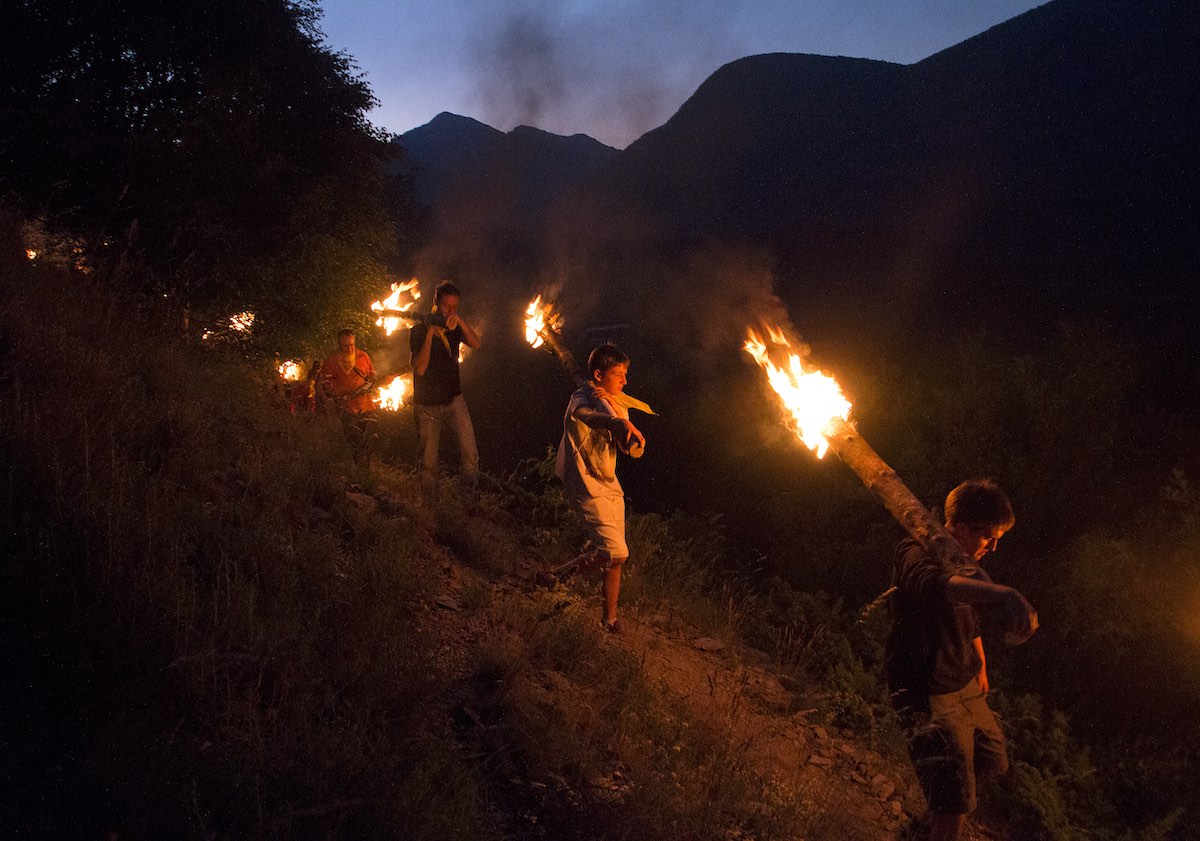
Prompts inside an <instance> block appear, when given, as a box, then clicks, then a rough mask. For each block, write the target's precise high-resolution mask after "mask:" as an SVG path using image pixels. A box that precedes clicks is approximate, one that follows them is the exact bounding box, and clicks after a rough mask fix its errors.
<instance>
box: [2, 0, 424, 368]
mask: <svg viewBox="0 0 1200 841" xmlns="http://www.w3.org/2000/svg"><path fill="white" fill-rule="evenodd" d="M10 5H11V4H10ZM318 17H319V8H318V7H317V5H316V4H315V3H313V2H311V0H301V2H288V0H253V2H245V3H242V2H218V3H215V4H214V3H209V2H185V3H172V4H166V5H164V4H162V3H153V2H142V0H134V2H125V3H118V4H95V3H82V2H77V1H76V0H17V2H16V3H15V6H13V7H12V8H9V9H7V10H6V22H5V23H6V25H5V27H4V28H3V34H2V35H0V78H2V79H4V80H5V82H4V85H5V90H4V98H5V103H6V106H5V107H6V110H5V119H4V120H3V121H0V126H2V128H0V191H3V192H11V193H12V194H13V195H14V196H15V197H16V199H17V200H18V201H19V203H20V205H21V207H22V209H23V212H24V213H25V214H26V215H27V216H30V217H36V218H38V219H40V220H41V221H42V224H43V226H44V227H45V228H46V229H48V230H51V231H54V232H57V235H58V236H60V237H65V238H68V239H75V240H78V241H81V242H82V243H83V244H84V248H85V254H84V257H85V258H86V262H87V264H88V265H90V266H91V267H93V268H95V269H96V270H97V271H98V272H99V274H100V275H101V276H103V277H104V278H106V279H108V280H110V281H111V282H113V283H115V284H116V285H117V286H118V287H119V288H120V289H122V290H126V291H135V292H140V293H143V294H146V295H148V296H151V297H153V298H155V299H161V300H165V301H167V302H170V303H171V305H172V306H173V307H174V309H175V311H176V313H177V314H178V313H186V314H188V315H189V316H190V318H191V320H192V322H193V323H195V324H197V325H198V326H199V327H205V326H211V325H212V324H214V323H219V322H221V321H223V320H224V319H225V318H227V317H228V316H230V315H232V314H235V313H238V312H242V311H253V312H254V313H255V314H256V316H257V318H256V325H257V331H256V332H257V334H258V336H259V337H260V340H261V341H262V343H263V345H264V346H265V347H268V348H272V347H276V348H277V347H280V346H281V344H287V343H288V342H296V341H298V340H303V338H305V337H311V336H313V335H314V334H317V333H319V332H321V331H328V330H329V329H331V327H333V326H334V325H339V324H340V323H341V322H342V321H343V320H344V319H345V317H346V312H347V311H348V310H350V309H353V308H361V306H362V305H363V303H364V302H365V301H369V300H370V298H369V297H368V296H370V295H373V294H378V291H379V290H380V289H384V288H386V281H385V276H386V271H385V269H386V261H388V260H389V259H391V258H392V257H393V256H394V255H395V248H396V232H395V228H394V226H393V223H392V213H393V211H394V210H396V209H397V208H396V200H395V199H393V198H391V196H393V195H404V194H405V191H404V190H403V189H402V185H400V184H398V183H396V182H394V181H393V176H392V175H391V174H390V173H391V172H392V170H391V169H390V168H389V166H388V164H389V161H390V158H391V153H390V152H389V144H388V143H387V142H386V138H384V137H382V136H380V135H379V134H378V132H376V131H375V130H374V129H373V128H372V127H371V126H370V124H369V123H368V122H367V120H366V117H365V114H366V111H367V110H368V109H369V108H370V107H371V106H372V105H373V103H374V100H373V98H372V96H371V93H370V90H369V89H368V88H367V86H366V84H365V82H364V81H363V80H362V78H361V77H356V76H355V75H354V68H353V65H352V64H351V62H350V60H349V59H348V58H347V57H346V56H345V55H341V54H336V53H333V52H331V51H330V50H329V49H328V48H327V47H325V45H324V44H323V43H322V41H321V34H320V31H319V29H318V28H317V21H318Z"/></svg>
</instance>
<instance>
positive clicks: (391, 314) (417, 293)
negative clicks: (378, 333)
mask: <svg viewBox="0 0 1200 841" xmlns="http://www.w3.org/2000/svg"><path fill="white" fill-rule="evenodd" d="M419 285H420V282H419V281H418V280H417V279H416V278H415V277H414V278H413V279H412V280H410V281H409V282H408V283H400V282H398V281H397V282H396V283H393V284H392V292H391V294H390V295H388V296H387V297H386V298H384V299H383V300H381V301H375V302H374V303H372V304H371V311H372V312H375V313H378V315H379V318H378V319H376V321H375V326H376V327H382V328H383V332H384V333H385V334H386V335H388V336H390V335H392V334H393V333H395V332H396V331H397V330H399V329H400V328H401V327H403V326H404V320H405V319H406V318H408V319H409V320H411V316H410V314H409V313H410V310H412V308H413V307H414V306H416V303H417V301H418V300H419V299H420V297H421V290H420V289H419V288H418V287H419ZM406 295H407V296H408V297H407V299H406V298H405V296H406ZM411 315H415V313H412V314H411Z"/></svg>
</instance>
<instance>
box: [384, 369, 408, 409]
mask: <svg viewBox="0 0 1200 841" xmlns="http://www.w3.org/2000/svg"><path fill="white" fill-rule="evenodd" d="M411 394H412V380H410V379H409V378H408V376H407V375H404V374H400V375H397V376H395V377H392V378H391V379H390V380H389V381H388V382H387V383H386V384H385V385H382V386H380V387H379V388H378V389H376V390H375V399H376V400H378V401H379V406H380V408H382V409H387V410H388V411H391V412H394V411H397V410H399V409H403V408H404V406H405V405H407V400H408V398H409V397H410V396H411Z"/></svg>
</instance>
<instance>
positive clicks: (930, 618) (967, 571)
mask: <svg viewBox="0 0 1200 841" xmlns="http://www.w3.org/2000/svg"><path fill="white" fill-rule="evenodd" d="M1015 521H1016V518H1015V517H1014V516H1013V510H1012V505H1011V503H1009V501H1008V497H1007V496H1006V495H1005V493H1004V491H1003V490H1001V489H1000V487H999V486H998V485H996V484H995V483H994V482H991V481H990V480H986V479H980V480H972V481H969V482H963V483H962V484H961V485H959V486H958V487H957V488H955V489H954V490H952V491H951V492H950V495H949V496H947V497H946V529H947V530H948V531H949V532H950V534H951V535H952V536H953V537H954V539H955V540H956V541H957V542H958V544H959V546H961V547H962V550H963V554H964V555H965V556H966V557H967V559H968V560H969V561H970V562H971V563H972V564H979V563H980V562H981V561H982V560H983V557H984V556H985V555H986V554H987V553H988V552H991V551H993V550H994V549H995V548H996V543H997V542H998V541H999V540H1000V538H1001V537H1003V536H1004V533H1005V532H1007V531H1008V530H1009V529H1010V528H1012V526H1013V523H1014V522H1015ZM892 584H893V585H894V586H895V587H896V593H895V595H894V596H893V602H892V606H893V615H894V622H893V625H892V631H891V634H890V635H889V637H888V641H887V647H886V650H885V654H884V668H885V670H886V672H887V680H888V685H889V687H890V688H891V692H892V700H893V703H894V704H895V706H896V710H897V711H898V712H899V714H900V723H901V726H902V727H903V728H904V731H905V736H906V737H907V739H908V748H909V755H910V756H911V757H912V761H913V765H914V766H915V768H916V772H917V778H918V780H919V781H920V783H921V789H922V791H924V793H925V799H926V800H927V801H928V803H929V815H928V830H929V831H928V834H927V835H925V836H923V837H925V838H928V839H931V841H955V840H956V839H958V838H959V837H960V836H961V834H962V830H963V826H964V825H965V823H966V816H967V815H968V814H970V813H971V812H972V811H974V810H975V804H976V787H977V786H976V782H977V780H980V779H986V780H990V779H993V778H995V777H998V776H1000V775H1001V774H1003V773H1004V772H1005V771H1006V770H1008V757H1007V754H1006V752H1005V743H1004V732H1003V731H1002V730H1001V729H1000V723H999V721H998V720H997V718H996V714H995V713H994V712H992V710H991V709H990V708H989V707H988V705H987V700H986V698H985V696H986V694H987V691H988V679H987V668H986V659H985V657H984V651H983V640H982V638H981V637H980V633H979V612H978V611H979V608H980V607H981V606H983V605H986V604H995V605H998V606H1000V607H1001V608H1002V609H1003V610H1004V612H1005V614H1006V615H1007V616H1008V617H1009V620H1010V621H1009V630H1010V633H1011V634H1012V635H1013V637H1014V642H1024V641H1025V640H1027V639H1028V638H1029V637H1030V636H1032V634H1033V632H1034V631H1035V630H1037V613H1036V612H1035V611H1034V609H1033V607H1032V606H1031V605H1030V604H1029V602H1028V601H1026V600H1025V597H1024V596H1022V595H1021V594H1020V593H1019V592H1017V591H1016V590H1014V589H1013V588H1011V587H1004V586H1002V585H999V584H994V583H992V581H991V579H990V578H988V576H987V574H986V573H984V572H983V570H982V568H981V567H979V566H974V565H963V566H958V567H954V566H951V565H948V564H946V563H943V562H941V561H938V560H936V559H934V558H931V557H930V556H929V554H928V553H927V552H926V551H925V550H924V549H923V548H922V547H921V545H920V544H919V543H917V542H916V541H915V540H905V541H903V542H901V544H900V545H899V547H897V549H896V558H895V562H894V566H893V569H892Z"/></svg>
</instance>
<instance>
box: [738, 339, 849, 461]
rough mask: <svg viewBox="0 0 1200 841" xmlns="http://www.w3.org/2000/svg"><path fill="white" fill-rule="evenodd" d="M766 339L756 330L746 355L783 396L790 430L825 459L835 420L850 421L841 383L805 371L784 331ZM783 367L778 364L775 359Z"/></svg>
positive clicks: (847, 402)
mask: <svg viewBox="0 0 1200 841" xmlns="http://www.w3.org/2000/svg"><path fill="white" fill-rule="evenodd" d="M767 334H768V338H767V339H762V338H760V337H759V335H758V334H757V333H755V332H754V331H753V330H751V331H750V333H749V337H748V338H747V339H746V352H747V353H749V354H750V355H751V356H753V357H754V361H755V362H757V363H758V364H759V365H760V366H761V367H762V369H763V370H764V371H766V373H767V381H768V382H769V383H770V384H771V388H773V389H775V393H776V394H778V395H779V400H780V402H782V403H783V408H784V409H785V410H786V411H787V413H788V426H789V427H790V428H791V429H792V431H793V432H795V433H796V436H797V437H798V438H799V439H800V440H801V441H803V442H804V444H805V446H807V447H808V448H809V449H811V450H813V451H815V452H816V454H817V458H824V457H825V452H826V450H828V449H829V439H828V438H826V436H827V435H828V434H829V433H830V431H831V430H830V425H831V424H832V423H833V421H834V420H835V419H838V418H840V419H841V420H843V421H846V420H849V419H850V401H849V400H847V399H846V397H845V395H843V394H842V389H841V386H839V385H838V384H837V380H835V379H834V378H833V377H830V376H829V375H827V374H822V373H821V372H820V371H809V370H805V368H804V365H803V364H802V363H801V361H800V355H799V354H797V353H795V352H793V351H792V346H791V343H790V342H788V340H787V337H786V336H785V335H784V333H783V331H782V330H777V329H774V328H768V329H767ZM772 351H774V352H775V353H774V356H775V358H776V359H781V360H782V362H783V364H782V365H779V364H776V362H775V360H774V359H772V355H773V354H772Z"/></svg>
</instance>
